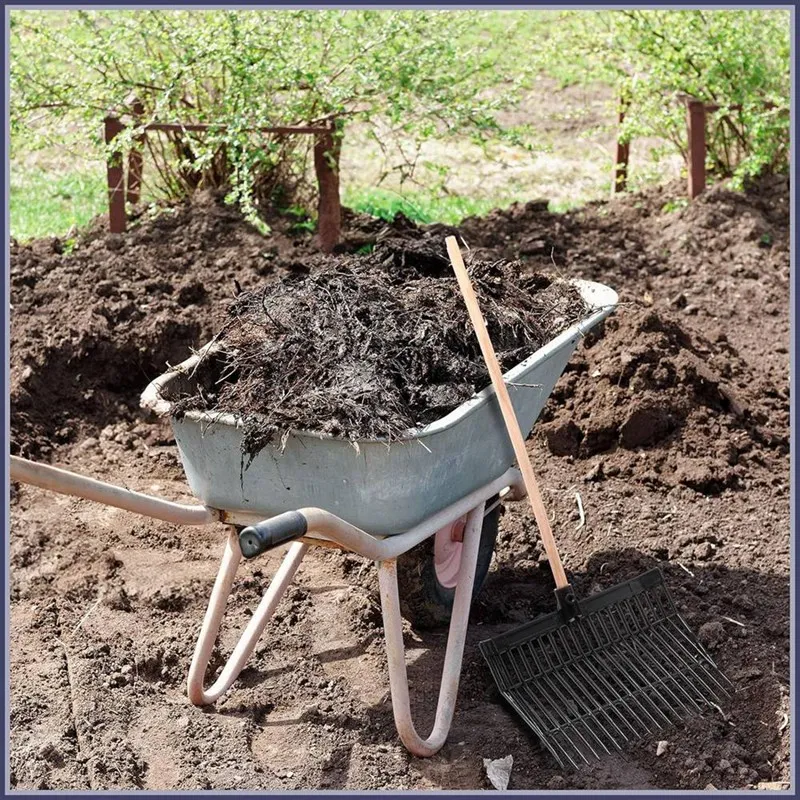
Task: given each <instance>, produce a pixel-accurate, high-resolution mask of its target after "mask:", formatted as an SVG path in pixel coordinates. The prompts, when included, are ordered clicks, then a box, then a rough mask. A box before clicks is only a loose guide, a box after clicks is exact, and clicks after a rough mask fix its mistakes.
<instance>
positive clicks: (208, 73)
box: [11, 10, 519, 217]
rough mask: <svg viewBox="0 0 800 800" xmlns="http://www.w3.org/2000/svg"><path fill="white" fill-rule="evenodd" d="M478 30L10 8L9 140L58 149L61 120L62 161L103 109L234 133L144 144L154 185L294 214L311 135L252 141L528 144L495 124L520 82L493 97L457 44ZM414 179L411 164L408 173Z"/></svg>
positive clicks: (351, 16) (487, 77) (413, 16)
mask: <svg viewBox="0 0 800 800" xmlns="http://www.w3.org/2000/svg"><path fill="white" fill-rule="evenodd" d="M476 24H479V15H478V14H477V13H476V12H474V11H470V12H453V11H441V12H432V11H375V10H350V11H338V10H337V11H333V10H326V11H318V10H265V11H229V10H209V11H204V10H203V11H201V10H191V11H181V10H150V11H142V10H127V11H70V12H54V11H30V10H16V11H12V12H11V123H12V133H13V134H14V135H15V141H17V142H19V141H20V139H21V138H24V140H25V141H26V143H27V144H30V143H31V142H32V141H33V140H34V139H36V140H37V141H38V142H48V135H49V130H50V125H51V124H52V121H53V120H54V119H55V118H59V119H61V120H62V121H63V122H64V123H65V124H64V125H61V126H60V127H59V130H58V137H59V143H60V145H61V146H62V147H63V146H65V141H64V139H63V131H64V130H65V129H66V130H70V131H71V132H72V136H73V139H83V141H84V142H85V141H86V139H87V138H91V139H92V141H93V142H94V144H95V145H96V146H97V147H101V146H102V143H101V140H100V121H101V119H102V118H103V116H104V115H105V114H106V112H107V111H109V110H111V111H112V112H114V113H117V114H119V115H121V116H124V115H125V114H126V112H127V111H128V110H129V109H128V106H127V105H126V103H128V102H129V101H130V98H131V97H132V96H134V95H135V96H136V97H137V98H138V99H139V100H141V102H142V104H143V106H144V110H145V115H144V118H143V120H142V122H143V123H146V122H153V121H159V122H177V121H181V122H194V123H212V124H217V123H218V124H219V125H220V126H223V125H224V126H226V128H225V129H224V130H223V129H222V128H221V127H219V128H214V129H212V130H210V131H208V132H204V133H197V132H189V131H179V132H177V133H174V134H172V133H171V134H165V135H158V136H156V135H148V137H147V139H148V142H149V147H150V151H149V154H148V158H149V159H150V161H151V162H152V163H153V165H154V169H148V170H146V174H148V175H152V178H151V181H152V182H153V183H154V184H155V185H156V188H157V189H158V190H159V192H160V193H161V194H164V195H166V196H168V197H179V196H182V195H185V194H186V193H188V192H191V191H193V190H194V189H196V188H199V187H225V189H226V190H227V192H228V199H229V200H231V201H236V202H238V203H239V204H240V205H241V207H242V208H243V210H244V211H245V213H246V214H247V215H249V216H250V217H255V216H256V214H257V212H258V209H259V208H262V207H264V206H265V205H266V204H268V203H270V204H275V203H278V204H283V205H287V206H288V205H290V204H291V203H292V202H297V201H298V192H299V191H300V189H301V187H302V185H303V183H304V179H305V175H306V165H307V158H308V154H309V148H310V145H311V142H310V138H311V137H297V136H295V137H291V136H280V135H273V134H269V135H266V134H254V133H252V132H251V131H250V130H249V129H251V128H253V127H271V126H280V125H297V124H308V123H326V122H329V121H331V120H334V119H335V120H338V124H339V126H340V127H339V128H338V131H339V133H338V135H342V131H345V132H346V130H347V125H349V124H352V123H353V122H356V121H360V122H365V123H367V124H368V129H369V131H370V132H371V133H372V135H373V136H375V137H377V135H378V134H377V133H376V131H377V130H378V127H377V126H378V122H380V124H381V131H382V133H381V144H382V146H384V147H392V146H393V144H394V142H398V141H400V140H401V139H402V140H405V141H406V142H408V140H409V139H411V140H414V141H422V140H425V139H429V138H434V137H448V136H452V135H454V134H456V133H458V134H468V135H470V136H472V137H473V138H474V139H475V140H477V141H480V142H484V143H485V142H487V141H488V140H489V139H492V138H497V137H505V138H513V139H514V140H515V141H519V138H518V135H517V134H518V132H517V131H516V130H514V129H510V128H503V127H501V126H500V125H499V124H498V122H497V119H496V114H497V112H498V111H500V110H501V109H503V108H505V107H508V106H509V105H511V104H513V102H514V100H515V96H516V91H517V90H518V88H519V81H514V80H509V79H507V78H504V79H503V91H502V92H497V91H491V89H492V88H493V87H494V86H495V85H496V84H498V83H499V82H500V78H498V74H499V70H496V69H495V65H496V63H497V59H498V58H499V55H498V51H497V50H496V49H494V50H491V51H490V50H488V49H487V48H485V47H482V46H481V43H480V40H479V39H476V40H474V43H473V44H471V45H470V46H469V47H467V48H464V47H463V46H460V45H459V42H463V41H470V38H469V37H468V36H465V34H466V33H467V32H468V31H469V30H470V29H471V28H472V27H474V26H475V25H476ZM43 121H44V122H46V123H47V124H46V125H43V124H42V122H43ZM342 126H343V127H342ZM140 130H141V129H140V128H138V127H128V128H127V129H126V131H125V133H124V134H123V135H121V136H119V137H117V140H116V144H115V149H116V150H117V151H119V152H121V153H123V154H125V153H127V152H128V151H129V150H130V148H131V147H132V146H135V142H136V136H137V134H138V133H139V132H140ZM22 133H24V137H21V136H20V134H22ZM51 138H52V137H51ZM400 152H403V151H400ZM406 152H407V148H406ZM413 166H414V163H413V159H412V160H409V159H405V160H404V161H401V163H400V164H399V166H398V168H399V169H400V170H405V171H406V172H408V171H410V170H412V169H413Z"/></svg>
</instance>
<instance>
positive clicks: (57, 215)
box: [9, 165, 108, 241]
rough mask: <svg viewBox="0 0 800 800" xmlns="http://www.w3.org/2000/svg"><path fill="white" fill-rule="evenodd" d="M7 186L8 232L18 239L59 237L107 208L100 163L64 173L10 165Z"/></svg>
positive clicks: (102, 168) (103, 176) (83, 224)
mask: <svg viewBox="0 0 800 800" xmlns="http://www.w3.org/2000/svg"><path fill="white" fill-rule="evenodd" d="M10 188H11V192H10V198H9V201H10V208H9V216H10V220H11V226H10V227H11V235H12V236H13V237H14V238H15V239H18V240H19V241H27V240H28V239H35V238H38V237H40V236H63V235H64V234H66V233H67V231H69V230H70V228H72V227H73V226H75V227H76V228H81V227H83V226H85V225H86V224H87V223H88V222H89V221H90V220H92V219H93V218H94V217H95V216H97V215H98V214H102V213H103V212H104V211H107V210H108V200H107V195H106V175H105V169H104V167H103V165H98V167H97V168H96V169H93V170H91V171H87V172H71V173H67V174H66V175H53V174H51V173H49V172H46V171H44V170H42V169H24V168H22V167H19V166H12V169H11V187H10Z"/></svg>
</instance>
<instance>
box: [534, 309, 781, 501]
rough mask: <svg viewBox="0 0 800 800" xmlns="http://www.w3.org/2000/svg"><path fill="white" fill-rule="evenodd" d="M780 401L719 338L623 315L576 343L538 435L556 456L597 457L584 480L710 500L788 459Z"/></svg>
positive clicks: (655, 318) (662, 319)
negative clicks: (648, 486)
mask: <svg viewBox="0 0 800 800" xmlns="http://www.w3.org/2000/svg"><path fill="white" fill-rule="evenodd" d="M786 399H787V398H786V395H785V392H784V393H780V392H778V391H777V390H776V389H775V388H774V387H773V386H771V385H770V384H769V383H768V382H766V381H763V380H760V379H758V378H757V377H756V376H755V375H754V374H753V371H752V370H751V369H750V368H749V367H748V366H747V364H746V363H745V362H744V361H743V360H742V358H741V357H740V356H739V354H738V353H737V351H736V350H735V349H734V348H733V347H732V346H731V345H730V343H729V342H728V339H727V337H726V336H725V334H723V333H719V334H718V335H717V337H716V340H715V341H714V342H711V341H709V340H708V339H706V338H705V337H703V336H702V335H700V334H690V333H689V332H688V331H687V330H686V328H685V327H684V326H683V325H682V324H681V321H680V320H679V319H678V318H677V317H675V316H674V315H673V314H671V313H669V312H661V313H659V312H657V311H655V310H653V309H651V308H631V309H622V310H621V311H620V313H618V314H617V315H616V316H615V317H613V318H611V319H609V320H608V321H607V323H606V325H605V330H604V331H603V332H602V333H595V334H592V335H591V336H590V337H587V339H586V340H585V341H584V343H583V347H582V348H581V351H580V352H579V354H578V355H577V357H576V358H574V359H573V361H572V362H571V363H570V365H569V366H568V368H567V372H566V375H565V376H564V379H563V380H562V381H560V382H559V384H558V386H557V387H556V389H555V390H554V392H553V395H552V401H551V403H550V404H549V405H548V407H547V408H546V409H545V411H544V413H543V415H542V421H544V422H545V424H543V425H541V426H538V430H539V432H540V434H541V435H542V436H543V437H544V439H545V441H546V443H547V446H548V448H549V450H550V452H551V453H553V454H554V455H559V456H576V457H578V458H590V457H592V456H595V455H597V454H599V453H603V454H605V456H604V458H603V459H601V460H596V461H595V463H594V466H593V468H592V471H591V472H590V473H589V477H590V478H591V479H592V480H602V479H603V478H604V477H606V476H612V475H620V476H622V477H625V478H634V479H637V480H640V481H646V482H652V483H655V484H662V485H665V486H668V487H669V486H674V485H676V484H678V483H680V484H683V485H685V486H689V487H691V488H692V489H695V490H696V491H698V492H701V493H703V494H718V493H719V492H721V491H722V490H723V489H726V488H740V487H742V486H744V485H745V483H746V480H745V478H746V476H747V475H748V474H749V475H751V476H752V475H753V474H754V472H755V471H758V470H759V469H760V468H761V467H762V466H764V465H765V463H766V462H769V466H770V467H774V466H775V464H776V459H777V460H778V462H779V461H780V459H782V458H783V457H785V456H786V454H788V452H789V439H788V418H787V416H786V415H787V409H786V403H785V401H786ZM748 467H750V469H749V470H748V469H747V468H748Z"/></svg>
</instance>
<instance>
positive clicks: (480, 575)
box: [397, 496, 500, 629]
mask: <svg viewBox="0 0 800 800" xmlns="http://www.w3.org/2000/svg"><path fill="white" fill-rule="evenodd" d="M496 502H497V497H496V496H495V497H492V498H490V499H489V500H488V501H487V502H486V506H487V508H488V507H491V506H492V505H494V504H495V503H496ZM499 518H500V506H499V505H497V506H495V507H494V508H493V509H492V510H491V511H490V512H489V513H488V514H486V516H485V517H484V518H483V527H482V529H481V541H480V545H479V546H478V561H477V564H476V567H475V583H474V584H473V587H472V599H473V600H474V599H475V598H476V597H477V596H478V593H479V592H480V590H481V587H482V586H483V582H484V581H485V580H486V575H487V574H488V572H489V566H490V564H491V562H492V554H493V553H494V547H495V541H496V540H497V526H498V521H499ZM465 521H466V518H465V517H462V518H461V520H459V521H458V522H456V523H454V525H453V526H448V528H445V529H442V530H441V531H439V532H438V533H437V534H436V535H435V536H431V537H430V538H429V539H426V540H425V541H424V542H422V543H421V544H419V545H417V546H416V547H415V548H413V549H412V550H410V551H409V552H408V553H404V554H403V555H402V556H400V558H399V559H398V560H397V582H398V588H399V591H400V608H401V610H402V612H403V616H404V617H405V618H406V619H407V620H408V621H409V622H410V623H411V624H412V626H413V627H415V628H418V629H425V628H438V627H441V626H443V625H447V624H448V623H449V622H450V616H451V614H452V611H453V601H454V599H455V595H456V589H455V587H456V583H457V578H458V569H459V566H460V556H461V549H462V548H461V544H462V543H461V542H460V541H459V538H460V535H461V533H462V532H463V526H464V523H465Z"/></svg>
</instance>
